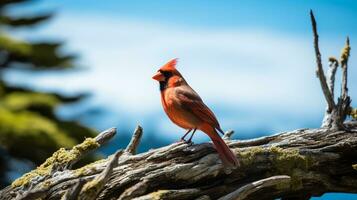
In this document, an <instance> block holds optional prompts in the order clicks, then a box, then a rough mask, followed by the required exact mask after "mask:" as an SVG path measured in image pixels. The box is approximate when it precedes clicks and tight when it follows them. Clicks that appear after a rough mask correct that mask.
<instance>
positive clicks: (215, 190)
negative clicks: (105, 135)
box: [0, 122, 357, 200]
mask: <svg viewBox="0 0 357 200" xmlns="http://www.w3.org/2000/svg"><path fill="white" fill-rule="evenodd" d="M346 126H348V127H349V129H350V130H351V131H332V130H328V129H300V130H296V131H291V132H284V133H280V134H276V135H273V136H268V137H263V138H258V139H252V140H249V141H244V140H243V141H235V140H226V141H227V143H228V144H229V146H230V147H231V149H232V150H233V152H234V153H235V154H236V155H237V157H238V158H239V159H240V161H241V163H242V166H241V167H239V168H237V169H235V170H233V171H232V172H231V173H230V174H226V173H225V171H224V167H223V165H222V163H221V161H220V159H219V158H218V155H217V154H216V151H215V150H214V148H213V146H212V144H211V143H205V144H198V145H189V144H185V143H181V142H180V143H174V144H172V145H169V146H166V147H162V148H159V149H155V150H151V151H149V152H145V153H141V154H137V155H132V154H123V151H119V152H120V153H117V154H116V155H117V157H115V156H114V157H113V156H112V157H111V158H109V159H106V160H101V161H98V162H96V163H93V164H90V165H88V166H85V167H82V168H79V169H65V170H63V171H59V172H55V173H53V174H52V175H48V176H43V179H42V180H41V181H38V180H37V179H38V178H37V177H33V178H32V179H30V180H28V181H30V182H34V183H36V184H32V187H31V188H28V187H23V186H22V185H15V186H9V187H7V188H5V189H4V190H2V191H1V192H0V198H1V199H4V200H10V199H14V198H15V197H20V196H21V195H20V194H26V193H34V191H39V190H41V193H42V194H41V197H42V198H44V199H61V198H65V197H64V196H65V195H66V194H68V190H69V189H71V188H76V187H78V183H79V182H81V181H84V182H85V184H84V185H83V187H82V188H80V190H79V189H77V193H78V191H80V192H79V193H78V194H77V195H78V199H93V197H96V198H97V199H155V198H156V199H196V198H198V199H218V198H228V197H229V196H234V195H237V193H238V194H240V195H238V196H239V198H241V199H273V198H285V197H286V198H293V197H294V198H297V197H301V198H302V196H301V195H302V194H304V197H306V196H309V197H310V196H320V195H322V194H323V193H325V192H357V170H355V169H354V167H353V166H354V165H355V164H356V163H357V159H356V158H357V137H356V133H355V131H357V122H350V123H348V124H346ZM134 135H135V134H134ZM133 137H135V136H133ZM115 166H116V167H115ZM280 175H286V176H289V177H291V178H290V181H289V184H275V183H276V182H275V181H272V182H271V181H270V180H272V179H273V180H278V179H275V178H270V179H269V177H274V176H279V177H280ZM103 177H105V178H103ZM267 178H268V179H267ZM283 179H284V178H283ZM279 180H280V179H279ZM284 180H285V179H284ZM278 182H279V181H278ZM283 182H284V181H283ZM285 183H286V182H285ZM86 185H87V186H86ZM89 188H92V189H93V190H88V189H89ZM75 190H76V189H75ZM93 191H94V192H93ZM66 192H67V193H66ZM229 194H230V195H229ZM233 194H234V195H233ZM227 195H228V196H227ZM22 197H23V196H22ZM72 199H73V198H72Z"/></svg>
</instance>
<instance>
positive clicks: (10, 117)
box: [0, 0, 94, 186]
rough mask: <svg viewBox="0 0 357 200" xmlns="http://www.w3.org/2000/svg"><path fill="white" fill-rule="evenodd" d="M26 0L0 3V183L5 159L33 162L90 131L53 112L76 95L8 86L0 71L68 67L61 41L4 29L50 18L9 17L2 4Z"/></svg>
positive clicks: (69, 58)
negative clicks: (29, 37)
mask: <svg viewBox="0 0 357 200" xmlns="http://www.w3.org/2000/svg"><path fill="white" fill-rule="evenodd" d="M29 1H31V0H2V1H0V173H1V174H0V186H1V185H2V186H4V184H6V183H7V181H9V180H6V179H5V178H4V177H5V173H6V172H5V171H6V169H8V168H9V166H8V163H9V162H8V159H9V158H16V159H20V160H21V159H26V160H30V161H31V162H33V163H34V164H36V165H38V164H40V163H42V162H43V161H44V159H45V158H47V157H49V156H50V155H51V154H52V153H53V152H54V151H55V150H57V149H58V148H60V147H71V146H72V145H74V144H77V143H79V142H81V141H82V140H83V139H84V138H85V137H91V136H93V135H94V132H93V130H91V129H89V128H86V127H84V126H82V125H80V123H78V122H75V121H65V120H61V119H59V118H58V116H57V115H56V113H55V110H56V108H57V107H58V106H59V105H62V104H66V103H73V102H76V101H79V100H81V99H82V97H83V96H82V95H78V96H76V97H65V96H62V95H60V94H55V93H43V92H38V91H33V90H31V89H28V88H21V87H18V86H10V85H9V84H8V83H7V82H6V81H5V80H4V77H3V76H4V73H3V72H4V71H6V70H8V69H12V68H17V69H19V70H31V71H34V73H36V71H38V70H41V71H43V70H68V69H73V68H74V67H75V66H74V64H73V61H74V59H75V58H76V56H75V55H73V54H63V53H60V49H61V47H62V46H63V44H62V43H61V42H49V41H41V42H31V41H24V40H21V39H16V38H14V37H12V36H10V32H9V31H10V30H13V29H17V28H19V27H21V28H24V27H31V26H36V25H38V24H40V23H42V22H45V21H47V20H48V19H50V18H51V17H52V14H51V13H45V14H39V15H36V16H13V15H9V14H8V13H7V10H8V7H9V6H10V5H11V6H20V4H21V3H25V2H29Z"/></svg>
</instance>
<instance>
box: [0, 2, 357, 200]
mask: <svg viewBox="0 0 357 200" xmlns="http://www.w3.org/2000/svg"><path fill="white" fill-rule="evenodd" d="M310 9H313V10H314V12H315V16H316V19H317V23H318V29H319V34H320V48H321V51H322V57H323V60H324V61H325V62H324V64H325V67H327V66H328V65H327V64H328V63H327V58H328V57H329V56H336V57H339V56H340V51H341V49H342V47H343V46H344V43H345V38H346V36H347V35H348V36H350V39H351V46H352V56H351V58H350V62H349V63H350V68H349V74H350V79H349V81H350V82H349V89H350V90H349V92H350V96H351V98H352V99H356V98H357V90H356V89H357V88H356V87H357V77H355V74H356V72H357V69H356V68H355V67H354V65H356V64H357V56H355V55H354V47H355V46H357V43H356V40H357V28H356V26H355V25H356V24H357V12H356V9H357V3H356V2H355V1H353V0H343V1H334V0H332V1H323V0H315V1H308V0H305V1H283V0H280V1H275V0H273V1H269V2H268V1H258V0H254V1H233V0H231V1H229V0H226V1H214V0H205V1H203V0H196V1H188V0H183V1H179V0H177V1H164V0H154V1H143V0H133V1H121V0H120V1H118V0H106V1H95V0H77V1H70V0H62V1H56V0H42V1H41V0H1V1H0V168H1V170H0V184H1V187H4V186H6V185H7V184H9V183H10V182H11V181H12V180H13V179H15V178H17V177H18V176H20V175H21V174H23V173H25V172H27V171H29V170H31V169H32V168H34V167H35V166H36V165H38V164H40V163H41V162H43V161H44V160H45V159H46V158H47V157H49V156H50V155H51V154H52V153H53V152H54V151H55V150H57V149H58V148H60V147H71V146H73V145H74V144H76V143H79V142H81V141H82V140H83V139H84V138H85V137H91V136H94V135H95V134H96V133H97V132H98V131H102V130H104V129H107V128H110V127H117V128H118V134H117V136H116V138H115V139H114V140H113V141H112V142H111V143H110V144H108V145H107V146H105V147H103V148H101V149H100V152H99V153H97V154H94V155H91V156H90V157H89V158H88V159H87V161H89V160H93V159H96V158H98V157H100V156H106V155H108V154H111V153H113V152H114V151H115V150H116V149H118V148H123V147H125V146H126V145H127V143H128V142H129V140H130V137H131V133H132V131H133V130H134V128H135V126H136V125H138V124H140V125H141V126H143V128H144V136H143V141H142V143H141V146H140V149H139V150H140V151H141V152H142V151H146V150H148V149H150V148H156V147H160V146H163V145H166V144H170V143H173V142H175V141H178V140H179V138H180V137H181V136H182V134H183V133H184V130H182V129H180V128H178V127H176V126H175V125H173V124H172V123H171V122H170V121H169V119H168V118H167V117H166V115H165V114H164V112H163V110H162V107H161V102H160V94H159V86H158V83H157V82H155V81H153V80H152V79H151V77H152V75H153V74H154V73H155V72H156V71H157V69H158V68H159V67H160V66H161V65H163V64H165V63H166V62H167V61H168V60H170V59H172V58H179V63H178V69H179V70H180V71H181V72H182V74H183V75H184V76H185V78H186V80H187V81H188V82H189V83H190V85H191V86H192V87H193V88H194V89H195V90H196V91H197V92H198V93H199V94H200V95H201V97H202V98H203V99H204V101H205V102H206V104H208V105H209V107H211V109H212V110H213V111H214V112H215V113H216V116H217V117H218V119H219V121H220V123H221V126H222V128H223V129H224V130H230V129H233V130H235V131H236V134H235V138H237V139H246V138H255V137H259V136H264V135H270V134H273V133H277V132H281V131H288V130H293V129H298V128H317V127H319V126H320V123H321V120H322V117H323V113H324V108H325V101H324V98H323V96H322V92H321V89H320V86H319V82H318V79H316V77H315V57H314V49H313V45H312V32H311V24H310V18H309V10H310ZM339 75H340V74H338V75H337V77H340V76H339ZM337 81H340V80H339V79H338V80H337ZM338 91H339V89H337V92H338ZM352 105H354V103H353V102H352ZM354 107H356V105H354ZM207 140H208V138H207V137H206V136H205V135H204V134H202V133H198V134H196V135H195V138H194V141H195V142H204V141H207ZM336 198H343V199H356V198H357V197H356V196H353V195H349V194H326V195H324V196H323V197H321V198H315V199H336Z"/></svg>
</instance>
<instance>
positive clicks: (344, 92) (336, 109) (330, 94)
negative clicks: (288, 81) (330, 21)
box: [310, 11, 352, 130]
mask: <svg viewBox="0 0 357 200" xmlns="http://www.w3.org/2000/svg"><path fill="white" fill-rule="evenodd" d="M310 16H311V24H312V30H313V35H314V48H315V56H316V64H317V70H316V73H317V77H318V78H319V80H320V85H321V89H322V91H323V94H324V96H325V99H326V101H327V108H326V112H325V116H324V119H323V121H322V126H321V127H323V128H329V129H334V130H343V129H345V128H346V127H344V125H343V122H344V121H345V119H346V117H347V116H348V115H351V109H352V108H351V107H350V104H351V99H350V97H349V96H348V88H347V65H348V58H349V56H350V49H351V47H350V42H349V38H348V37H347V40H346V46H345V47H344V48H343V50H342V54H341V60H340V63H341V68H342V84H341V94H340V97H339V98H338V101H337V104H336V103H335V100H334V88H335V75H336V70H337V68H338V61H337V60H336V59H335V58H334V57H330V59H329V61H330V69H329V76H328V79H327V80H326V77H325V73H324V70H323V66H322V61H321V54H320V49H319V39H318V38H319V36H318V34H317V25H316V21H315V17H314V14H313V12H312V11H310Z"/></svg>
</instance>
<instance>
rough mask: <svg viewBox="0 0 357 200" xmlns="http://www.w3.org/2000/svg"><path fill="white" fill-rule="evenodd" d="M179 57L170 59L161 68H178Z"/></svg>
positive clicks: (169, 69)
mask: <svg viewBox="0 0 357 200" xmlns="http://www.w3.org/2000/svg"><path fill="white" fill-rule="evenodd" d="M177 60H178V59H177V58H175V59H172V60H170V61H169V62H168V63H166V64H165V65H164V66H162V67H161V68H160V69H161V70H163V71H173V70H175V69H176V64H177Z"/></svg>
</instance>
